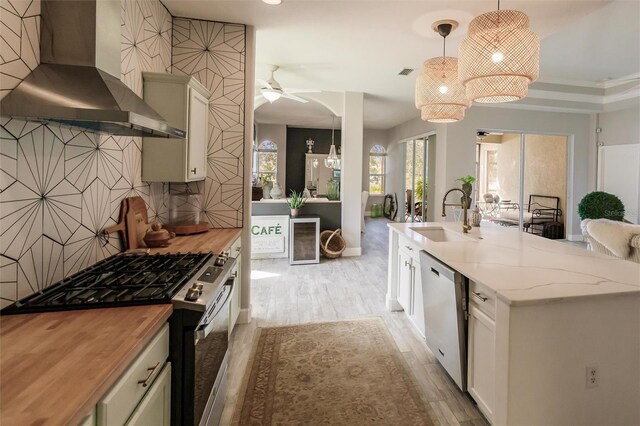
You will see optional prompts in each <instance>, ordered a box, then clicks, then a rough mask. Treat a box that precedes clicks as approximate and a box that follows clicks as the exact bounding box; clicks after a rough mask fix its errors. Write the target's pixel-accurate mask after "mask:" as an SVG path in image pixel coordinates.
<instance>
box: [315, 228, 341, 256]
mask: <svg viewBox="0 0 640 426" xmlns="http://www.w3.org/2000/svg"><path fill="white" fill-rule="evenodd" d="M345 248H347V243H346V242H345V240H344V238H342V230H340V229H336V230H335V231H322V232H321V233H320V251H321V252H322V255H323V256H324V257H326V258H328V259H335V258H338V257H340V256H342V252H343V251H344V249H345Z"/></svg>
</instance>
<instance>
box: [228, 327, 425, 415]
mask: <svg viewBox="0 0 640 426" xmlns="http://www.w3.org/2000/svg"><path fill="white" fill-rule="evenodd" d="M257 334H258V336H257V338H256V344H255V348H254V352H253V355H252V357H251V358H250V360H249V366H250V368H251V369H250V370H249V371H248V372H247V375H246V376H245V379H244V384H243V393H244V398H242V397H241V398H240V399H239V401H238V408H237V409H236V410H237V411H236V413H235V416H234V419H233V424H234V425H241V426H245V425H394V426H395V425H403V426H408V425H432V424H433V422H432V421H431V419H430V418H429V415H428V414H427V406H428V405H427V403H426V402H425V401H424V398H423V397H422V395H421V393H420V392H419V390H418V387H417V385H416V384H415V382H414V379H413V376H412V375H411V373H410V372H409V368H408V366H407V365H406V364H405V361H404V358H403V357H402V355H401V353H400V351H399V350H398V348H397V346H396V344H395V342H394V341H393V338H392V337H391V335H390V334H389V331H388V330H387V327H386V326H385V324H384V321H383V320H382V318H371V319H363V320H355V321H340V322H329V323H321V324H307V325H297V326H286V327H274V328H262V329H258V332H257ZM240 407H241V408H240Z"/></svg>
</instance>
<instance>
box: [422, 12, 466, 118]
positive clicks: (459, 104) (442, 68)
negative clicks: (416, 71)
mask: <svg viewBox="0 0 640 426" xmlns="http://www.w3.org/2000/svg"><path fill="white" fill-rule="evenodd" d="M457 25H458V23H457V22H455V21H439V22H436V23H435V24H434V30H435V31H437V32H438V33H439V34H440V35H441V36H442V38H443V49H442V56H441V57H436V58H431V59H428V60H427V61H425V63H424V70H423V72H422V74H420V75H419V76H418V78H417V79H416V94H415V102H416V108H418V109H419V110H421V118H422V120H424V121H430V122H432V123H453V122H455V121H459V120H462V119H463V118H464V112H465V110H466V109H467V107H469V100H468V99H467V96H466V92H465V88H464V86H463V85H462V83H460V80H459V79H458V59H457V58H454V57H451V56H446V42H447V36H448V35H449V34H450V33H451V31H452V30H454V29H455V28H456V27H457Z"/></svg>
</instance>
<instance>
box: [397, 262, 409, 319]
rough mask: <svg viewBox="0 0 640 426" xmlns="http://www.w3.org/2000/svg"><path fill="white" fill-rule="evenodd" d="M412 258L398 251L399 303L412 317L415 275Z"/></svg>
mask: <svg viewBox="0 0 640 426" xmlns="http://www.w3.org/2000/svg"><path fill="white" fill-rule="evenodd" d="M411 266H412V263H411V257H410V256H409V255H408V254H407V253H405V252H404V251H403V250H400V251H398V303H400V306H402V308H403V309H404V311H405V312H406V313H407V314H408V315H411V312H412V311H411V300H412V296H413V295H412V292H413V273H412V271H411Z"/></svg>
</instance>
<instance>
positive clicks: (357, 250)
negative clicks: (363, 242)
mask: <svg viewBox="0 0 640 426" xmlns="http://www.w3.org/2000/svg"><path fill="white" fill-rule="evenodd" d="M342 255H343V256H344V257H354V256H362V248H361V247H347V248H346V249H345V250H344V251H343V252H342Z"/></svg>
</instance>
